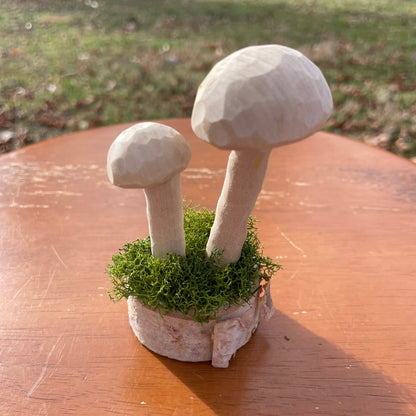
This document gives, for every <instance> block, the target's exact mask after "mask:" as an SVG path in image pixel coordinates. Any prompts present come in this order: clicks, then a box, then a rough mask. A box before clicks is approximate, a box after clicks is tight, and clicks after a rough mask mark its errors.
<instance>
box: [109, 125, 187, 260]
mask: <svg viewBox="0 0 416 416" xmlns="http://www.w3.org/2000/svg"><path fill="white" fill-rule="evenodd" d="M190 158H191V149H190V148H189V145H188V144H187V143H186V141H185V139H184V138H183V136H182V135H181V134H179V133H178V132H177V131H176V130H175V129H173V128H171V127H169V126H166V125H163V124H160V123H152V122H145V123H138V124H135V125H134V126H132V127H129V128H128V129H126V130H124V131H123V132H122V133H121V134H120V135H119V136H118V137H117V138H116V139H115V141H114V142H113V143H112V145H111V147H110V150H109V151H108V156H107V173H108V178H109V180H110V182H111V183H113V184H114V185H117V186H120V187H122V188H144V193H145V196H146V205H147V218H148V222H149V233H150V239H151V242H152V254H153V255H154V256H156V257H160V258H161V257H164V256H166V254H168V253H175V254H179V255H185V233H184V229H183V207H182V192H181V181H180V172H181V171H183V170H184V169H185V168H186V166H187V165H188V162H189V160H190Z"/></svg>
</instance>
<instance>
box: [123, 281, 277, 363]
mask: <svg viewBox="0 0 416 416" xmlns="http://www.w3.org/2000/svg"><path fill="white" fill-rule="evenodd" d="M127 304H128V313H129V322H130V326H131V327H132V329H133V331H134V333H135V335H136V337H137V338H138V339H139V341H140V342H141V343H142V344H143V345H144V346H146V347H147V348H149V349H150V350H151V351H153V352H155V353H157V354H160V355H163V356H165V357H169V358H173V359H175V360H179V361H192V362H196V361H211V363H212V365H213V366H214V367H219V368H227V367H228V364H229V361H230V359H231V357H232V356H233V355H234V354H235V353H236V351H237V350H238V349H239V348H241V347H242V346H243V345H245V344H246V343H247V342H248V341H249V339H250V338H251V336H252V334H253V333H254V331H255V330H256V328H257V326H258V324H259V321H260V319H261V318H266V319H268V318H270V317H271V316H272V314H273V312H274V308H273V304H272V301H271V297H270V287H269V285H268V284H267V285H266V286H264V287H263V289H262V290H261V291H259V292H258V293H257V294H256V295H255V296H254V297H253V298H252V299H251V300H250V302H249V303H247V304H244V305H242V306H231V307H229V308H227V309H223V310H221V311H219V312H218V313H217V319H212V320H210V321H208V322H206V323H202V324H201V323H199V322H196V321H194V320H193V319H192V318H191V317H187V316H184V315H182V314H179V313H169V314H166V315H162V314H161V313H160V312H159V311H155V310H152V309H150V308H149V307H147V306H145V305H143V303H142V302H141V301H140V300H139V299H138V298H136V297H134V296H130V297H129V298H128V300H127Z"/></svg>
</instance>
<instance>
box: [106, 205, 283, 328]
mask: <svg viewBox="0 0 416 416" xmlns="http://www.w3.org/2000/svg"><path fill="white" fill-rule="evenodd" d="M214 217H215V213H214V212H211V211H207V210H206V209H196V208H194V207H191V206H190V205H186V206H185V207H184V229H185V239H186V247H187V248H186V256H179V255H172V254H171V255H169V256H168V257H167V258H164V259H158V258H156V257H154V256H152V254H151V247H150V237H147V238H145V239H140V240H136V241H134V242H132V243H127V244H126V245H125V246H124V247H123V248H122V249H120V252H119V253H118V254H116V255H114V256H113V258H112V261H113V263H112V264H110V265H109V266H108V269H107V272H108V274H109V275H110V279H111V282H112V283H113V288H112V290H111V291H109V295H110V297H111V298H112V299H113V300H114V301H118V300H120V299H122V298H123V297H125V298H127V297H129V296H137V297H138V298H139V299H140V300H141V301H142V302H143V303H144V304H145V305H147V306H149V307H151V308H153V309H156V310H159V311H160V312H161V313H169V312H172V311H176V312H182V313H183V314H185V315H190V316H192V317H193V319H195V320H196V321H198V322H205V321H207V320H208V319H212V318H215V316H216V313H217V312H218V310H219V309H220V308H221V307H223V306H224V307H227V306H228V305H236V304H243V303H245V302H248V301H249V300H250V299H251V297H252V296H253V295H254V294H255V293H256V292H257V291H258V290H259V289H260V282H261V281H263V280H269V279H270V278H271V277H272V275H273V274H274V273H275V272H276V271H277V270H279V269H280V268H281V266H280V265H279V264H277V263H274V262H273V261H272V260H271V259H270V258H269V257H265V256H263V251H262V247H261V245H260V241H259V239H258V238H257V228H256V226H255V220H254V219H253V218H250V219H249V222H248V227H247V231H248V233H247V239H246V241H245V243H244V246H243V249H242V253H241V258H240V260H239V261H238V262H237V263H233V264H228V265H226V266H225V267H222V266H221V265H220V263H219V259H220V256H221V253H219V252H215V253H213V254H212V255H211V256H210V257H209V258H208V257H207V256H206V254H205V246H206V243H207V240H208V236H209V232H210V230H211V227H212V224H213V222H214Z"/></svg>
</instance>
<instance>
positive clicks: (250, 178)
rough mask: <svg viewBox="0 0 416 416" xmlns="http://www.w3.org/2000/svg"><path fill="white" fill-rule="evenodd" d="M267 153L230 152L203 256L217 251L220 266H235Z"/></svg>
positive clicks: (263, 171)
mask: <svg viewBox="0 0 416 416" xmlns="http://www.w3.org/2000/svg"><path fill="white" fill-rule="evenodd" d="M269 156H270V150H262V151H258V150H233V151H232V152H231V154H230V157H229V159H228V165H227V172H226V175H225V180H224V185H223V188H222V192H221V196H220V198H219V200H218V204H217V208H216V214H215V221H214V224H213V226H212V228H211V233H210V236H209V239H208V243H207V247H206V250H207V255H211V253H212V252H213V251H214V250H215V249H217V250H219V251H221V252H222V257H221V263H222V264H228V263H235V262H237V261H238V259H239V258H240V256H241V249H242V248H243V244H244V241H245V240H246V238H247V222H248V218H249V216H250V214H251V212H252V211H253V208H254V205H255V204H256V200H257V196H258V195H259V193H260V191H261V188H262V185H263V179H264V175H265V173H266V169H267V162H268V159H269Z"/></svg>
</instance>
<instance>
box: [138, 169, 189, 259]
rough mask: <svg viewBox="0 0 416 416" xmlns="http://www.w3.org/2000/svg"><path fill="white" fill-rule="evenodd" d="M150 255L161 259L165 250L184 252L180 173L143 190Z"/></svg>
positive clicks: (183, 253)
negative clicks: (150, 247) (150, 248)
mask: <svg viewBox="0 0 416 416" xmlns="http://www.w3.org/2000/svg"><path fill="white" fill-rule="evenodd" d="M144 193H145V196H146V206H147V218H148V221H149V233H150V240H151V244H152V254H153V255H154V256H156V257H159V258H163V257H165V256H166V255H167V254H168V253H172V254H179V255H181V256H184V255H185V232H184V229H183V205H182V203H183V202H182V191H181V179H180V175H179V174H177V175H174V176H173V177H172V178H170V179H169V180H168V181H167V182H164V183H162V184H160V185H155V186H152V187H148V188H145V189H144Z"/></svg>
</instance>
